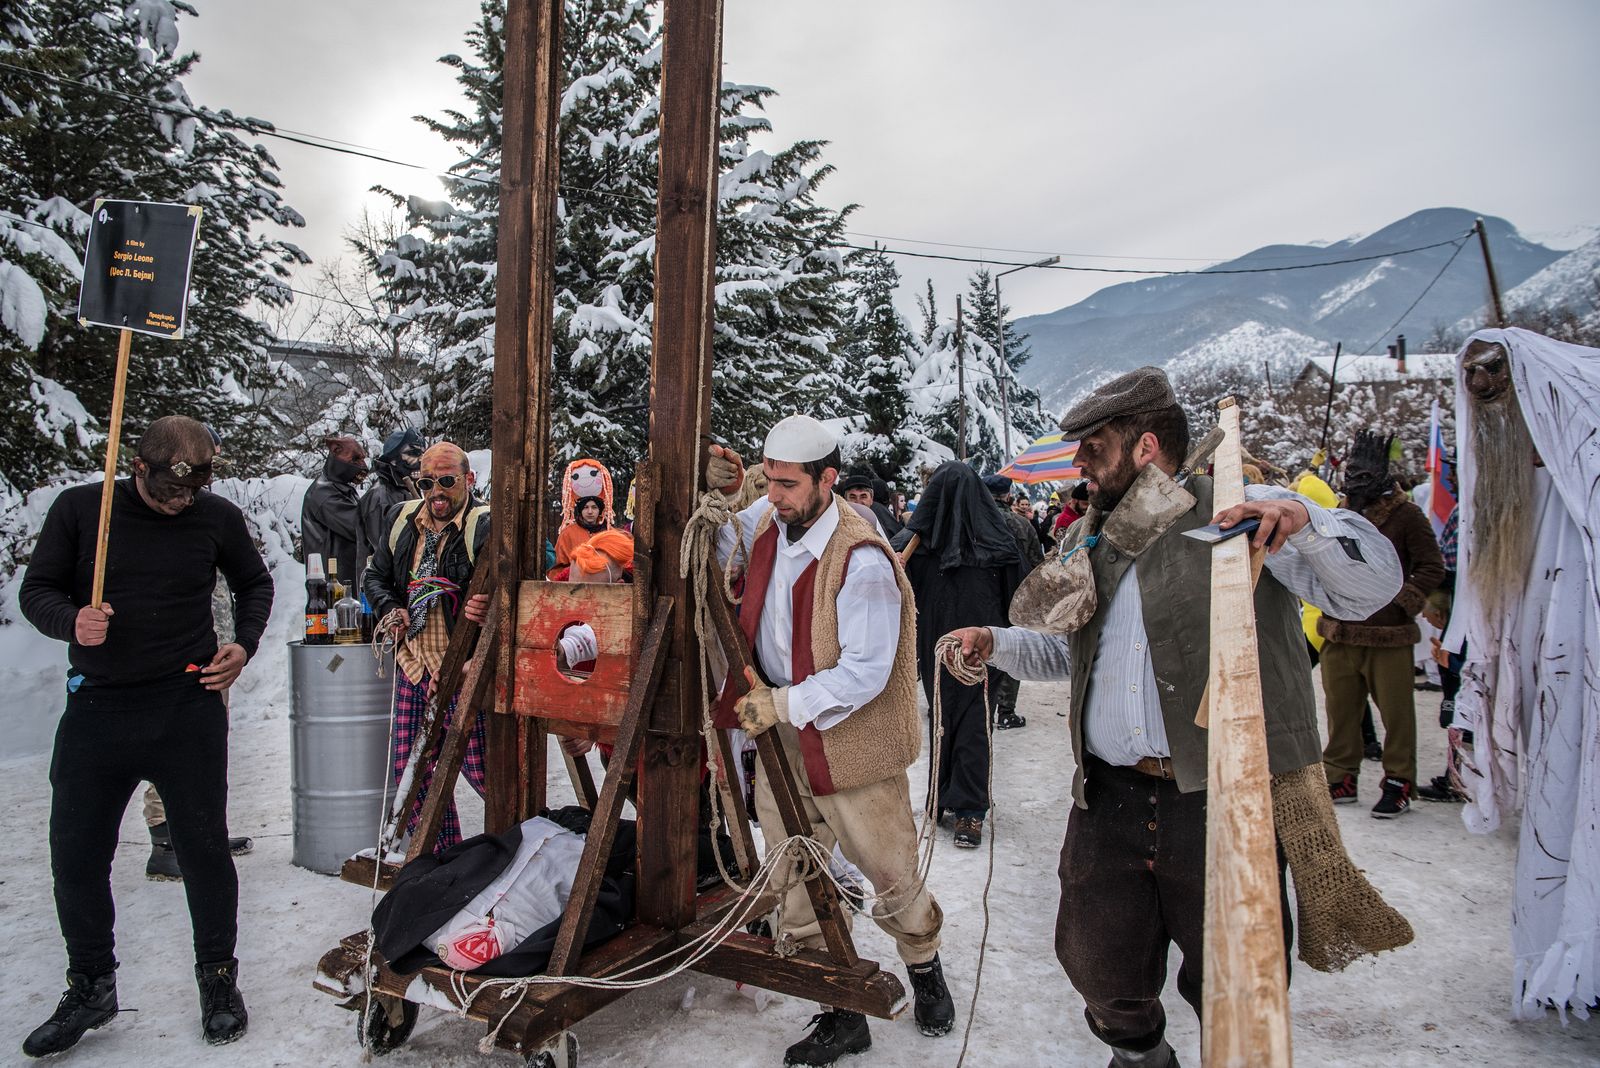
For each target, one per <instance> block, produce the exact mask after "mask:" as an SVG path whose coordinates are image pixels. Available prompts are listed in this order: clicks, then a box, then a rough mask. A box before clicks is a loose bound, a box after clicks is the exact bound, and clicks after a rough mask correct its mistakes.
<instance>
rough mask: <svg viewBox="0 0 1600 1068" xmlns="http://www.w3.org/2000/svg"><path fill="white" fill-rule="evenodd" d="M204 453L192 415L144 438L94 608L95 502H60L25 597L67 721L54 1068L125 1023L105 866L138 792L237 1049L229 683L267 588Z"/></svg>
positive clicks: (54, 821)
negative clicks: (157, 795)
mask: <svg viewBox="0 0 1600 1068" xmlns="http://www.w3.org/2000/svg"><path fill="white" fill-rule="evenodd" d="M211 465H212V444H211V437H210V435H209V434H207V432H206V429H205V426H204V425H203V424H201V423H198V422H196V421H195V420H193V419H188V418H185V417H183V416H166V417H164V418H161V419H157V420H156V421H155V422H153V423H151V424H150V428H149V430H148V431H147V432H146V433H145V435H144V438H143V440H142V441H140V443H139V447H138V451H137V455H136V457H135V459H134V461H133V477H132V478H130V479H126V480H123V481H120V482H118V483H117V485H116V487H115V490H114V492H113V497H112V506H111V526H110V540H109V553H108V556H107V561H106V578H105V595H104V599H103V601H102V603H101V604H100V605H98V606H96V605H93V604H91V590H92V588H93V578H94V561H95V547H96V542H97V539H98V518H99V509H100V495H101V485H100V484H94V485H88V486H77V487H74V488H72V489H69V490H67V491H66V492H64V493H62V494H61V496H60V497H58V498H56V502H55V503H54V504H53V505H52V506H51V508H50V511H49V514H47V515H46V516H45V521H44V527H43V529H42V530H40V532H39V540H38V542H37V544H36V545H35V546H34V550H33V558H32V561H31V563H30V564H29V566H28V572H27V575H26V577H25V578H24V579H23V582H22V591H21V605H22V612H23V614H24V615H25V616H26V617H27V618H28V621H29V622H30V623H32V624H33V625H34V626H35V627H37V628H38V629H39V631H40V633H42V634H45V635H47V636H49V637H52V638H56V639H59V640H61V641H65V642H68V643H69V645H68V648H67V663H68V669H67V707H66V711H65V712H63V713H62V716H61V723H60V726H59V727H58V728H57V731H56V744H55V754H54V756H53V758H52V760H51V763H50V785H51V788H52V795H51V803H50V867H51V871H52V873H53V874H54V876H55V896H56V913H57V916H58V918H59V920H60V923H61V933H62V935H63V936H64V938H65V939H66V943H67V991H66V993H65V994H63V995H62V997H61V1003H60V1004H59V1005H58V1006H57V1008H56V1011H55V1013H54V1014H53V1015H52V1016H51V1017H50V1019H49V1020H47V1021H46V1022H45V1023H44V1024H42V1025H41V1026H40V1027H38V1028H37V1029H35V1030H34V1032H33V1033H32V1034H30V1035H29V1036H28V1038H27V1041H26V1042H24V1043H23V1047H22V1048H23V1052H24V1053H26V1054H28V1055H29V1056H30V1057H42V1056H47V1055H49V1054H52V1053H60V1052H61V1051H63V1050H65V1049H68V1048H69V1047H71V1046H73V1045H74V1044H76V1043H77V1041H78V1039H80V1038H81V1037H83V1033H84V1032H85V1031H87V1030H89V1029H91V1028H95V1027H100V1026H101V1025H103V1024H105V1023H106V1022H107V1021H108V1020H110V1019H111V1017H112V1016H114V1015H115V1014H116V1011H117V990H116V967H117V959H116V956H115V954H114V953H113V948H114V945H115V939H114V933H113V916H114V906H113V904H112V900H111V859H112V856H113V855H114V854H115V853H116V849H117V834H118V831H119V829H120V827H121V823H122V814H123V811H124V810H125V809H126V808H127V807H128V800H129V798H131V797H132V796H133V792H134V790H135V789H136V788H137V787H138V785H139V783H140V782H141V781H149V782H150V783H152V784H154V785H155V787H156V789H157V790H159V791H160V792H161V797H162V798H163V799H164V800H165V802H166V806H167V821H168V825H169V827H170V829H171V835H172V844H173V847H174V849H175V850H176V852H177V856H178V864H179V867H180V868H181V869H182V871H183V881H184V890H185V892H186V893H187V895H188V899H189V916H190V919H191V921H192V924H193V927H194V948H195V961H196V963H195V977H196V979H197V981H198V982H199V985H200V1017H201V1024H202V1027H203V1029H204V1034H205V1038H206V1040H207V1041H208V1042H211V1043H214V1044H220V1043H223V1042H231V1041H233V1040H234V1039H236V1038H238V1037H240V1036H241V1035H243V1034H244V1031H245V1025H246V1023H247V1016H246V1013H245V1007H244V1000H243V998H242V997H241V996H240V995H239V990H238V987H237V986H236V976H237V969H238V964H239V962H238V961H237V960H236V959H234V947H235V941H236V938H237V934H238V900H239V881H238V876H237V875H236V874H235V872H234V869H233V858H232V856H230V855H229V852H228V822H227V800H228V720H227V711H226V709H225V708H224V705H223V701H222V691H224V690H226V689H227V688H228V687H229V686H231V685H232V684H233V681H234V680H235V679H236V678H238V677H239V672H240V671H241V670H243V668H244V666H245V663H246V662H247V661H248V660H249V659H250V657H251V656H253V655H254V654H255V650H256V644H257V643H258V642H259V641H260V639H261V633H262V631H263V630H265V628H266V625H267V617H268V615H269V613H270V612H271V610H272V576H271V575H270V574H269V573H268V572H267V569H266V565H265V564H264V563H263V561H262V559H261V554H260V553H259V552H258V551H257V549H256V547H255V543H254V542H253V541H252V540H251V538H250V533H249V530H248V529H247V528H246V526H245V521H244V516H243V514H241V513H240V511H239V509H238V508H237V507H235V506H234V505H233V504H232V503H230V502H228V501H226V500H224V499H222V498H221V497H217V496H215V495H213V494H211V493H207V492H206V491H205V486H206V485H208V484H209V483H210V481H211ZM218 571H221V572H222V575H223V577H224V578H225V579H226V580H227V582H228V586H229V587H230V588H231V589H232V590H233V593H234V597H235V599H236V614H235V621H234V626H235V630H234V640H233V641H232V642H229V643H226V644H224V645H222V646H221V647H220V648H219V647H218V644H217V639H216V632H215V630H214V629H213V627H212V618H211V591H212V587H213V584H214V583H215V581H216V573H217V572H218Z"/></svg>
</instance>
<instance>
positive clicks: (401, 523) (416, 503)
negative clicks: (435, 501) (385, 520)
mask: <svg viewBox="0 0 1600 1068" xmlns="http://www.w3.org/2000/svg"><path fill="white" fill-rule="evenodd" d="M421 507H422V498H421V497H417V498H414V499H412V500H409V501H405V502H403V503H402V504H401V505H400V514H399V515H397V516H395V517H394V525H393V526H391V527H390V528H389V552H391V553H393V552H394V550H395V548H396V547H397V546H398V545H399V544H400V532H401V531H402V530H404V529H405V528H406V524H407V523H409V522H411V521H412V520H413V519H415V518H416V515H417V509H418V508H421Z"/></svg>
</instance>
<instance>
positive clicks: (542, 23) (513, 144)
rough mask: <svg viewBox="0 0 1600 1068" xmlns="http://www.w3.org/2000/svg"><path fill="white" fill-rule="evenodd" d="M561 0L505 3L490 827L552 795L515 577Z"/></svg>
mask: <svg viewBox="0 0 1600 1068" xmlns="http://www.w3.org/2000/svg"><path fill="white" fill-rule="evenodd" d="M561 10H562V9H561V3H560V2H559V0H508V2H507V4H506V16H505V75H504V76H505V90H504V92H505V96H504V123H503V128H504V140H503V142H502V146H501V159H500V232H499V250H498V259H497V274H496V278H497V281H496V286H495V323H496V329H495V343H494V417H493V425H492V431H493V438H492V445H493V449H494V461H493V463H494V466H493V469H492V477H491V479H490V489H491V492H492V493H493V495H494V527H493V530H492V537H493V540H494V555H493V557H492V561H493V562H492V564H491V565H490V566H492V567H493V569H494V572H493V575H494V582H493V588H494V589H495V590H497V591H498V592H499V594H500V596H499V598H498V604H497V610H498V611H499V613H500V619H499V632H500V634H501V636H502V641H501V642H500V644H499V646H498V648H497V650H496V654H497V655H496V659H497V661H498V663H497V664H496V665H495V674H496V676H497V677H498V678H499V681H500V687H499V694H500V697H499V700H498V702H497V704H496V707H495V709H494V713H495V714H492V715H490V717H489V720H488V724H487V733H488V739H487V740H488V746H487V752H486V754H485V763H486V776H487V778H488V780H489V781H490V782H492V783H497V784H498V785H497V786H496V787H495V788H493V789H490V790H489V791H488V799H487V801H486V807H485V827H486V829H488V830H489V831H490V832H498V831H502V830H505V829H506V828H507V827H509V826H510V825H511V824H513V823H515V822H517V820H518V819H519V818H521V817H523V816H525V815H528V814H531V813H530V812H529V811H528V810H530V809H536V808H537V807H538V804H539V802H540V801H541V800H542V798H543V787H544V754H545V732H544V729H543V727H542V725H541V724H540V723H539V722H537V721H529V722H520V721H519V718H518V717H516V716H515V715H512V714H511V711H510V710H511V707H512V701H513V699H514V696H515V691H516V673H515V671H513V669H512V664H513V661H512V650H513V648H514V647H515V644H516V643H515V642H514V641H513V640H512V638H513V636H514V634H515V626H516V606H517V585H518V583H520V582H521V581H522V580H523V579H527V578H532V577H534V575H535V573H536V571H537V570H538V569H539V568H540V565H542V564H543V561H544V554H543V552H542V546H543V545H544V541H543V536H544V531H543V527H544V522H543V518H544V517H543V513H544V507H543V496H544V492H543V491H544V485H545V480H546V477H547V476H548V474H549V468H550V462H549V445H548V439H549V435H548V433H547V432H546V428H547V427H548V425H549V392H550V391H549V377H550V353H551V339H552V316H553V313H554V302H555V292H554V282H553V279H554V278H555V254H556V197H557V188H556V187H557V182H558V180H559V175H560V146H559V143H558V138H557V134H558V130H559V125H560V123H559V120H560V103H561V92H560V82H561Z"/></svg>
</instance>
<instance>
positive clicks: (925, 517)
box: [894, 461, 1022, 849]
mask: <svg viewBox="0 0 1600 1068" xmlns="http://www.w3.org/2000/svg"><path fill="white" fill-rule="evenodd" d="M913 536H916V538H917V539H918V544H917V548H916V550H915V551H914V552H913V553H912V554H911V558H910V559H909V560H908V561H907V563H906V576H907V577H908V578H909V579H910V580H911V589H912V591H913V593H914V594H915V596H916V599H917V669H918V671H919V672H920V674H921V676H922V690H923V694H924V695H925V696H926V697H927V699H928V704H929V707H930V708H931V707H932V705H933V696H934V694H933V684H934V678H935V675H936V674H938V675H939V699H940V710H941V715H942V716H943V720H944V737H943V740H942V743H941V744H940V746H939V774H938V781H937V782H934V783H931V784H930V788H931V789H932V790H934V792H935V795H936V800H937V805H936V808H935V811H937V812H939V813H940V815H941V818H942V817H943V815H944V814H945V813H947V812H948V813H949V815H950V816H951V817H952V819H953V820H954V826H955V843H956V845H958V846H961V847H963V848H967V849H973V848H976V847H977V846H978V845H979V844H980V843H981V842H982V841H983V820H984V817H985V815H987V813H988V811H989V733H988V723H987V721H988V716H989V714H988V710H987V709H986V708H985V707H984V700H983V691H984V688H983V687H982V686H981V685H978V686H966V685H963V684H961V683H959V682H957V681H956V680H955V679H954V678H952V677H951V676H950V675H949V674H948V673H947V672H946V673H939V672H937V668H936V662H937V658H936V657H935V655H934V647H935V646H936V645H937V644H938V641H939V639H940V637H942V636H943V635H945V634H948V633H950V632H951V631H953V630H958V629H960V628H961V627H988V626H992V627H1005V626H1009V625H1010V623H1009V620H1008V618H1007V610H1008V609H1009V608H1010V605H1011V595H1012V594H1013V593H1015V592H1016V589H1017V584H1018V583H1019V582H1020V581H1021V574H1022V557H1021V555H1020V554H1019V553H1018V552H1017V543H1016V540H1015V539H1014V538H1013V537H1012V536H1011V531H1010V529H1008V528H1007V526H1006V522H1005V518H1004V516H1002V515H1001V512H1000V508H999V507H998V506H997V505H996V504H995V503H994V498H993V497H991V496H990V495H989V491H988V490H987V489H985V488H984V485H983V482H982V481H981V480H980V479H979V478H978V473H977V472H976V471H974V470H973V469H972V468H970V467H968V466H967V465H966V464H963V463H957V462H955V461H951V462H949V463H946V464H943V465H941V466H940V467H939V469H938V470H937V471H935V472H934V473H933V477H932V478H931V479H930V480H929V481H928V485H927V488H926V489H924V490H923V491H922V497H921V498H920V499H919V500H918V501H917V508H916V511H914V512H912V513H911V518H910V521H909V522H907V524H906V527H905V530H903V531H901V533H900V534H899V535H898V536H897V537H896V538H895V539H894V545H895V548H897V549H903V548H904V547H905V546H906V545H908V544H909V543H910V541H911V538H912V537H913ZM998 679H999V673H998V672H997V671H995V670H994V669H993V668H990V669H989V685H990V687H996V686H998ZM931 723H932V720H931V718H930V730H931Z"/></svg>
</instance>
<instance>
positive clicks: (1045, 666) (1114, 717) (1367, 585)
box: [989, 486, 1404, 766]
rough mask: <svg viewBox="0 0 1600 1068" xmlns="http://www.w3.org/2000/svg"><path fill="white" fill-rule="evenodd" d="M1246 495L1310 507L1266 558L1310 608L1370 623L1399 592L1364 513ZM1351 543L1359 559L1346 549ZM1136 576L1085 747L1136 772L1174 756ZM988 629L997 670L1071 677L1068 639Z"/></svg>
mask: <svg viewBox="0 0 1600 1068" xmlns="http://www.w3.org/2000/svg"><path fill="white" fill-rule="evenodd" d="M1244 495H1245V500H1247V501H1264V500H1292V501H1298V502H1299V503H1301V504H1303V505H1305V507H1306V514H1307V515H1308V516H1309V517H1310V522H1309V523H1308V524H1307V525H1306V526H1305V527H1303V528H1302V529H1301V530H1300V531H1298V532H1297V533H1295V534H1293V535H1291V536H1290V538H1289V540H1288V541H1287V543H1285V545H1284V546H1283V548H1281V549H1279V550H1278V551H1277V552H1276V553H1270V554H1268V556H1267V559H1266V566H1267V568H1268V570H1270V571H1271V572H1272V574H1273V577H1274V578H1276V579H1277V580H1278V581H1279V582H1281V583H1283V584H1284V585H1285V586H1287V587H1288V588H1289V590H1290V592H1292V593H1293V594H1294V595H1295V596H1297V597H1299V598H1300V599H1301V600H1303V601H1307V602H1309V603H1311V604H1314V605H1316V606H1317V607H1318V608H1321V609H1322V610H1323V611H1324V612H1327V613H1328V614H1329V615H1331V616H1334V617H1335V618H1338V619H1366V618H1367V617H1368V616H1370V615H1371V614H1372V613H1373V612H1376V611H1377V610H1378V609H1380V608H1382V607H1383V606H1384V605H1386V604H1388V603H1389V602H1390V601H1391V600H1393V599H1394V595H1395V594H1396V593H1398V592H1399V590H1400V584H1401V582H1402V581H1403V579H1404V574H1403V572H1402V571H1401V569H1400V559H1399V557H1398V556H1396V555H1395V551H1394V546H1393V545H1391V544H1390V542H1389V539H1388V538H1386V537H1384V536H1383V534H1381V533H1380V532H1379V531H1378V528H1376V527H1374V526H1373V525H1372V524H1371V523H1369V522H1368V521H1367V520H1366V519H1364V518H1362V517H1361V516H1360V515H1357V514H1356V513H1355V512H1351V511H1347V510H1345V509H1343V508H1323V507H1322V506H1321V505H1319V504H1317V503H1316V502H1315V501H1312V500H1309V499H1308V498H1305V497H1302V496H1300V495H1299V494H1296V493H1291V492H1289V491H1288V490H1286V489H1282V488H1280V487H1277V486H1246V487H1245V493H1244ZM1240 536H1241V537H1244V536H1245V535H1240ZM1341 539H1342V540H1341ZM1347 542H1348V543H1350V544H1352V545H1353V546H1354V548H1355V555H1352V554H1351V553H1350V552H1349V551H1347V549H1346V548H1345V545H1346V543H1347ZM1137 568H1138V565H1137V564H1134V565H1131V566H1130V567H1129V568H1128V570H1127V572H1126V573H1125V574H1124V575H1123V577H1122V581H1121V582H1120V583H1118V585H1117V590H1116V593H1115V594H1113V595H1112V598H1111V603H1110V604H1109V605H1107V606H1106V607H1105V622H1104V625H1103V627H1102V628H1101V631H1100V644H1099V648H1098V649H1097V650H1096V652H1095V660H1094V666H1093V668H1092V671H1093V673H1094V678H1093V681H1092V682H1091V683H1090V685H1089V690H1088V697H1087V706H1088V707H1087V708H1086V709H1085V710H1084V717H1083V744H1084V748H1085V749H1087V750H1088V751H1089V752H1091V753H1093V754H1094V755H1095V756H1097V757H1099V758H1100V759H1101V760H1104V761H1106V762H1107V763H1108V764H1115V765H1119V766H1128V765H1131V764H1137V763H1138V762H1139V760H1140V759H1141V758H1142V757H1165V756H1171V755H1172V750H1171V748H1170V746H1169V744H1168V742H1167V728H1166V724H1165V723H1164V722H1163V721H1162V719H1161V701H1160V699H1159V697H1158V696H1157V694H1156V680H1155V668H1154V666H1153V665H1152V663H1151V661H1150V640H1149V638H1148V637H1147V636H1146V634H1145V629H1144V608H1143V605H1142V604H1141V602H1140V598H1139V581H1138V574H1137ZM989 629H990V632H991V633H992V634H993V635H994V653H993V655H992V656H990V658H989V663H990V664H992V665H993V666H995V667H997V668H999V669H1000V670H1001V671H1004V672H1005V673H1006V674H1008V675H1011V676H1013V677H1015V678H1019V679H1065V678H1068V677H1069V676H1070V675H1071V665H1072V658H1071V655H1070V653H1069V652H1068V650H1067V643H1066V640H1065V639H1064V638H1060V637H1057V636H1056V635H1053V634H1041V633H1039V632H1037V631H1031V630H1027V629H1025V628H1022V627H991V628H989Z"/></svg>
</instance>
